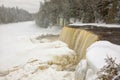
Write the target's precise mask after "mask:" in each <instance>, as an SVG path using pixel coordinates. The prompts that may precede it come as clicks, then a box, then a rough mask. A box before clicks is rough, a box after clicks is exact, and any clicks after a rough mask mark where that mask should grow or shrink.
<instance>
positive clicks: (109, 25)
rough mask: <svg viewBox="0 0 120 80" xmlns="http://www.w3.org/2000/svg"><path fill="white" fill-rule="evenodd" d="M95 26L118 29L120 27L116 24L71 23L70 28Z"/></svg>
mask: <svg viewBox="0 0 120 80" xmlns="http://www.w3.org/2000/svg"><path fill="white" fill-rule="evenodd" d="M90 25H91V26H97V27H116V28H120V25H117V24H104V23H102V24H101V23H73V24H70V26H90Z"/></svg>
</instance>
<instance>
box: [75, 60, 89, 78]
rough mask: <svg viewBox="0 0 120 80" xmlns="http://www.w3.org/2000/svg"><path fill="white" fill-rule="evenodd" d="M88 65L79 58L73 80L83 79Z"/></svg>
mask: <svg viewBox="0 0 120 80" xmlns="http://www.w3.org/2000/svg"><path fill="white" fill-rule="evenodd" d="M87 69H88V65H87V61H86V60H81V61H80V63H79V64H78V66H77V67H76V71H75V80H85V77H86V73H87Z"/></svg>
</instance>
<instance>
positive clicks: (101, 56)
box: [86, 41, 120, 71]
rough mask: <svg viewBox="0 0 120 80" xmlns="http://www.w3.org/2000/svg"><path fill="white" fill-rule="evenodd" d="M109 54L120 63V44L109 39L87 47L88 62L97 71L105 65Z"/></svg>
mask: <svg viewBox="0 0 120 80" xmlns="http://www.w3.org/2000/svg"><path fill="white" fill-rule="evenodd" d="M107 56H108V57H112V58H113V59H116V63H120V46H119V45H116V44H113V43H110V42H108V41H97V42H96V43H94V44H92V45H91V46H90V47H89V48H88V49H87V55H86V57H87V61H88V64H89V65H90V66H91V68H92V69H94V70H95V71H98V70H99V69H100V68H102V67H103V66H104V65H105V58H107Z"/></svg>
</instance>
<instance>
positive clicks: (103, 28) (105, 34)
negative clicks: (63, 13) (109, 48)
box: [69, 24, 120, 44]
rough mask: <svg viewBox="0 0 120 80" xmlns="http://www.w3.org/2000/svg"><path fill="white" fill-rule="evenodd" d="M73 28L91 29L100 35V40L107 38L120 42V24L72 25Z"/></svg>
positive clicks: (116, 42) (113, 41)
mask: <svg viewBox="0 0 120 80" xmlns="http://www.w3.org/2000/svg"><path fill="white" fill-rule="evenodd" d="M69 27H72V28H76V29H77V28H80V29H84V30H86V31H90V32H92V33H94V34H96V35H97V36H98V37H99V40H107V41H110V42H112V43H115V44H120V25H99V26H98V24H94V25H93V24H92V25H90V24H89V25H81V26H80V25H70V26H69Z"/></svg>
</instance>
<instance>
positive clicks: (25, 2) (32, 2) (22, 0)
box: [0, 0, 43, 13]
mask: <svg viewBox="0 0 120 80" xmlns="http://www.w3.org/2000/svg"><path fill="white" fill-rule="evenodd" d="M40 1H43V0H0V6H1V5H2V4H4V6H6V7H16V6H17V7H18V8H23V9H25V10H27V11H29V12H31V13H35V12H37V11H38V10H39V4H40Z"/></svg>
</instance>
